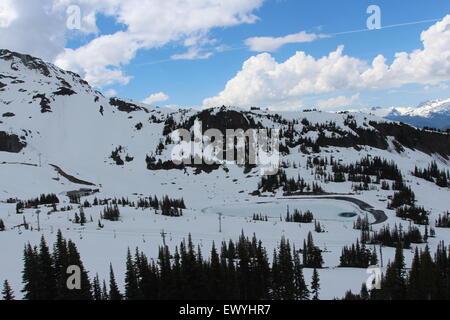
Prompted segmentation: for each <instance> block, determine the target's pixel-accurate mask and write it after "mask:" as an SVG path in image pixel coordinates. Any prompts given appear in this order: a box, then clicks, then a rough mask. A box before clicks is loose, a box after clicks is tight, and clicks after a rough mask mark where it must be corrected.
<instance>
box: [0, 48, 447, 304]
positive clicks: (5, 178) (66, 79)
mask: <svg viewBox="0 0 450 320" xmlns="http://www.w3.org/2000/svg"><path fill="white" fill-rule="evenodd" d="M196 119H199V120H202V122H203V126H204V129H205V130H206V129H209V128H218V129H220V130H221V131H223V130H225V129H239V128H241V129H248V128H276V129H281V131H282V132H283V134H282V135H281V144H282V145H283V147H284V152H283V156H282V159H281V160H282V162H283V166H284V168H283V169H284V170H285V172H286V174H287V175H288V176H289V177H293V178H297V177H298V176H301V177H302V178H304V179H305V181H306V182H307V183H312V182H316V183H320V184H321V186H322V188H323V189H324V191H325V192H327V193H333V194H346V195H349V194H351V196H352V197H355V198H357V199H360V200H363V201H365V202H367V203H369V204H370V205H371V206H373V207H374V208H375V209H378V210H384V211H385V212H386V215H387V217H388V220H387V221H386V222H385V224H390V225H394V224H396V223H397V224H401V223H404V225H405V227H407V226H408V222H402V220H401V219H399V218H396V217H395V212H394V211H392V210H387V209H386V202H387V199H388V197H390V196H392V194H393V191H392V190H381V188H380V186H379V185H377V184H371V190H369V191H362V192H355V191H354V190H353V188H352V187H353V183H351V182H348V181H347V182H343V183H335V182H330V181H325V179H324V178H323V176H318V175H317V173H316V172H315V171H314V170H313V169H312V168H311V167H309V165H308V163H309V162H310V161H311V159H313V158H321V157H322V158H327V159H329V158H330V157H333V158H334V160H335V161H337V162H339V163H341V164H353V163H355V162H356V161H358V160H360V159H361V158H363V157H375V156H376V157H380V158H383V159H386V160H388V161H393V162H395V164H396V165H397V166H398V167H399V169H400V170H401V172H402V175H403V176H404V179H405V181H406V182H407V183H408V185H410V186H411V188H412V189H413V190H414V192H415V193H416V196H417V200H418V204H419V205H421V206H424V207H425V208H426V209H427V210H429V211H430V212H431V214H432V216H431V220H432V221H434V219H435V218H436V217H437V216H438V215H439V214H442V213H443V212H444V211H445V210H448V209H449V205H448V200H446V199H448V198H449V194H450V189H449V188H439V187H437V186H436V185H435V184H434V183H432V182H429V181H425V180H423V179H419V178H416V177H414V176H413V175H412V174H411V173H412V171H413V170H414V167H415V166H419V167H421V168H426V167H427V166H428V165H429V164H430V163H431V161H436V162H437V165H438V167H439V168H440V169H443V170H448V169H450V166H449V160H448V159H449V156H450V136H449V135H446V134H440V133H436V132H429V131H422V130H418V129H415V128H412V127H410V126H407V125H401V124H398V123H395V122H393V121H390V120H386V119H383V118H381V117H379V116H375V115H370V114H364V113H361V112H354V113H351V112H344V113H339V114H337V113H326V112H319V111H311V112H281V113H280V112H274V111H267V110H260V109H253V110H251V111H249V110H241V109H239V108H225V107H222V108H215V109H209V110H200V111H199V110H192V109H181V110H173V109H166V108H158V107H152V106H147V105H144V104H141V103H137V102H133V101H130V100H124V99H119V98H114V99H109V98H106V97H105V96H103V95H102V94H101V93H100V92H98V91H95V90H93V89H92V88H91V87H90V86H89V84H88V83H86V82H85V81H83V80H82V79H81V78H80V77H79V76H78V75H76V74H74V73H71V72H67V71H64V70H61V69H59V68H57V67H55V66H54V65H52V64H49V63H45V62H43V61H42V60H40V59H37V58H33V57H30V56H26V55H21V54H18V53H13V52H10V51H7V50H0V219H3V220H4V221H5V224H6V226H7V231H6V232H0V251H2V252H5V251H7V250H8V252H10V259H8V261H7V262H6V264H4V265H2V264H0V275H1V276H3V275H4V277H5V278H8V279H9V280H10V281H11V283H12V284H13V287H14V289H15V290H16V292H19V291H20V286H21V283H20V272H18V270H20V269H21V263H22V261H21V254H22V249H23V244H24V243H25V242H26V241H31V242H32V243H37V242H38V241H39V238H40V234H39V233H38V232H36V228H34V231H30V230H29V231H24V230H21V229H20V228H19V229H17V228H16V229H13V228H12V227H13V226H16V225H19V224H20V223H21V222H22V219H23V216H21V215H16V214H15V206H14V205H13V204H8V203H6V202H5V201H6V200H7V199H9V198H18V199H22V200H27V199H30V198H32V197H36V196H38V195H39V194H41V193H55V194H57V195H58V197H59V198H60V200H61V203H60V206H67V205H68V204H69V199H68V198H67V196H66V193H67V192H68V191H73V190H78V189H79V188H82V187H85V185H83V184H80V181H79V180H83V181H84V182H86V183H87V182H88V183H91V184H94V185H95V188H98V189H99V193H98V194H97V195H96V196H97V197H98V198H111V197H127V198H130V200H131V201H136V200H137V199H138V198H139V197H142V196H148V195H157V196H158V197H159V198H161V196H163V195H166V194H167V195H169V196H171V197H173V198H184V200H185V202H186V205H187V207H188V208H187V209H186V211H185V212H184V216H183V217H182V218H169V217H163V216H161V215H155V214H154V212H153V211H151V210H146V211H144V210H140V209H136V208H131V207H130V208H128V207H126V208H123V209H121V210H122V218H121V221H120V222H116V223H112V222H111V223H109V222H105V227H104V228H103V229H101V230H100V229H98V228H97V225H96V222H97V221H98V219H99V218H100V216H99V215H100V210H101V209H99V208H97V207H95V208H88V209H86V214H87V216H88V217H89V216H92V217H93V221H94V223H88V224H86V225H85V226H83V227H80V226H79V225H75V224H74V223H73V222H72V221H71V219H72V218H73V215H74V213H75V211H76V210H77V208H75V209H74V210H69V211H65V212H63V211H58V212H56V213H52V214H51V215H46V216H45V217H43V218H42V220H41V227H42V233H43V234H45V236H46V237H47V238H48V239H49V241H53V239H54V236H55V230H57V229H62V230H64V234H65V235H66V236H67V237H70V238H72V239H75V240H76V242H77V245H78V246H79V248H80V251H81V254H82V256H83V258H84V260H85V261H86V266H87V268H88V269H89V270H92V271H93V272H98V273H99V274H100V276H101V278H106V277H107V274H108V271H109V269H108V266H109V263H110V262H111V261H112V262H113V263H114V267H115V268H116V270H118V272H117V273H118V274H119V277H118V278H119V279H118V280H119V283H120V284H123V277H122V276H121V275H123V271H124V270H123V267H124V264H123V263H122V262H123V259H124V257H125V253H126V252H125V251H126V248H127V247H131V248H134V247H136V246H139V247H141V249H143V250H145V251H146V252H147V254H149V255H150V256H153V257H154V256H155V255H156V254H157V247H158V245H159V244H160V241H161V239H160V233H161V230H162V229H164V230H165V232H166V233H168V234H169V235H170V239H167V242H168V245H170V246H171V247H174V246H175V245H178V244H179V241H180V240H181V239H183V238H185V237H187V235H188V234H189V233H191V234H192V237H193V239H194V241H196V242H197V243H198V244H200V245H201V246H205V247H206V248H205V250H206V251H208V250H209V249H210V245H211V243H212V241H215V242H216V244H217V243H220V242H221V241H222V240H227V239H229V238H237V237H238V236H239V234H240V233H241V231H242V230H244V231H245V232H246V233H247V234H248V235H251V234H253V233H256V234H257V236H258V238H260V239H261V240H262V241H263V243H264V245H266V246H267V247H268V249H269V252H271V251H272V250H273V248H275V247H276V246H277V244H278V241H279V240H280V239H281V236H283V235H284V236H286V237H287V238H289V239H290V240H291V241H292V243H294V244H296V246H297V247H300V246H301V245H302V243H303V240H304V239H305V238H306V236H307V233H308V232H309V231H314V230H313V229H314V226H313V225H305V226H300V228H299V226H298V225H297V224H289V223H283V222H280V221H279V216H280V214H283V213H284V212H285V211H286V206H287V205H289V206H290V207H291V208H292V209H294V206H295V205H296V204H297V203H298V206H299V208H300V207H301V209H308V206H310V207H311V209H313V210H314V211H316V212H315V214H316V216H317V218H318V219H319V220H321V222H323V223H324V224H325V225H326V229H327V231H328V232H326V233H323V234H315V239H317V245H319V246H320V247H321V249H323V250H324V258H325V267H326V269H324V270H322V271H321V276H322V277H321V278H322V281H323V288H324V289H323V291H324V292H323V297H324V298H333V297H335V296H338V297H340V296H342V295H343V294H344V293H345V291H346V290H347V289H350V288H352V289H353V290H357V289H358V288H359V287H360V286H361V283H362V282H365V280H366V277H367V275H366V272H365V270H355V269H349V270H346V269H335V267H336V266H337V265H338V263H339V255H340V252H341V249H342V246H344V245H350V244H352V243H354V242H355V241H356V239H357V238H358V237H359V232H358V231H356V230H353V229H352V225H353V222H354V220H352V219H350V220H348V221H342V219H340V218H338V217H336V216H332V217H328V215H329V214H333V213H335V212H340V211H348V210H353V211H355V212H357V213H358V214H362V213H361V212H360V210H359V209H358V208H356V207H355V206H354V205H352V204H351V203H346V202H342V201H337V200H331V199H328V200H325V199H321V198H320V199H319V200H318V199H312V200H311V199H310V200H308V201H309V202H304V203H303V204H300V203H299V200H295V199H289V200H281V199H279V198H283V190H281V189H280V190H277V191H276V192H275V193H266V194H264V193H263V194H261V196H255V194H257V193H254V191H256V190H258V183H259V182H260V181H261V177H260V175H259V170H258V168H253V167H251V168H243V167H238V166H233V165H223V166H218V167H214V168H199V167H187V168H183V169H176V168H173V169H171V170H164V169H155V168H150V169H151V170H149V168H148V167H149V163H148V161H146V160H148V157H154V158H155V161H159V160H161V163H170V153H171V150H172V147H173V143H172V142H171V141H170V139H169V138H168V137H169V135H170V133H171V131H173V130H174V129H176V128H181V127H182V128H187V129H190V130H193V123H194V120H196ZM112 156H113V157H112ZM52 165H53V166H52ZM54 166H57V167H59V168H61V170H62V171H64V172H65V175H63V174H58V172H57V171H56V170H55V167H54ZM150 167H151V166H150ZM169 169H170V168H169ZM184 169H185V170H184ZM199 169H202V170H199ZM331 169H332V168H331V166H328V167H327V169H326V171H327V174H330V175H331V174H332V171H331ZM68 176H73V177H75V178H77V179H79V180H78V181H77V180H75V179H67V177H68ZM92 198H93V197H87V198H86V199H88V200H89V201H91V202H92V200H93V199H92ZM284 201H286V202H284ZM261 202H269V203H271V204H270V205H268V206H269V207H268V209H267V210H271V211H276V212H273V215H274V217H276V218H275V219H273V221H271V222H269V223H256V222H254V221H252V220H251V219H250V218H249V217H250V216H251V215H252V214H253V213H256V212H253V211H252V210H257V209H255V208H258V206H259V205H260V204H261ZM230 204H233V206H234V208H235V212H231V211H232V207H231V206H230ZM305 206H306V207H305ZM274 207H276V208H278V209H274ZM225 208H227V209H228V211H226V210H224V209H225ZM43 210H46V209H45V208H43ZM261 210H262V209H261ZM244 211H246V212H244ZM218 212H223V213H227V214H225V217H224V218H223V225H222V228H223V230H222V231H223V232H222V233H219V232H218V226H217V216H216V213H218ZM24 216H25V217H26V219H27V221H29V222H30V223H31V224H32V225H33V226H35V221H36V217H35V214H34V210H32V209H29V210H25V213H24ZM383 225H384V224H380V225H379V226H377V228H378V227H379V228H381V227H382V226H383ZM447 231H448V230H439V231H438V233H437V237H436V239H432V240H430V245H431V246H432V247H436V246H437V243H438V241H439V240H446V241H447V242H448V241H449V240H450V234H449V233H448V232H447ZM112 243H113V245H111V244H112ZM99 252H101V253H102V254H99ZM393 253H394V250H393V249H392V250H391V249H386V252H385V253H384V254H385V255H386V257H385V258H386V260H388V259H389V258H391V257H392V256H393ZM411 256H412V254H408V259H410V258H411ZM311 273H312V271H311V270H307V271H306V272H305V274H306V275H307V276H308V277H309V276H310V274H311ZM336 279H340V280H339V284H340V286H336V285H335V284H336ZM2 280H3V279H0V281H2ZM326 288H327V289H326ZM327 290H328V291H327Z"/></svg>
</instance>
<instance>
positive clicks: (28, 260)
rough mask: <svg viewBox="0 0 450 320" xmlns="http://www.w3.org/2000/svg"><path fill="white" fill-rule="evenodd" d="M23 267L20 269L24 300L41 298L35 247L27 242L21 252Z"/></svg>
mask: <svg viewBox="0 0 450 320" xmlns="http://www.w3.org/2000/svg"><path fill="white" fill-rule="evenodd" d="M23 261H24V268H23V271H22V282H23V284H24V287H23V289H22V292H23V293H24V299H25V300H40V299H42V295H41V288H40V279H39V278H40V274H39V261H38V252H37V249H36V247H35V248H32V247H31V244H29V243H28V244H27V245H26V246H25V249H24V254H23Z"/></svg>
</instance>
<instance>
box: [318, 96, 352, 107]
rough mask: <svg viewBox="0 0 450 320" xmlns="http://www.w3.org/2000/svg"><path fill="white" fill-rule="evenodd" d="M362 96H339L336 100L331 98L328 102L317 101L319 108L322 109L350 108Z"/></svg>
mask: <svg viewBox="0 0 450 320" xmlns="http://www.w3.org/2000/svg"><path fill="white" fill-rule="evenodd" d="M359 96H360V94H359V93H357V94H355V95H353V96H351V97H346V96H338V97H335V98H331V99H328V100H319V101H317V106H318V107H319V108H322V109H331V108H337V107H349V106H351V105H353V104H354V103H355V102H356V101H357V100H358V99H359Z"/></svg>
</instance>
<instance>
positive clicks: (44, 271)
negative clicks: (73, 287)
mask: <svg viewBox="0 0 450 320" xmlns="http://www.w3.org/2000/svg"><path fill="white" fill-rule="evenodd" d="M38 260H39V266H38V268H39V269H38V270H39V273H40V277H39V282H40V291H41V299H43V300H55V299H56V297H57V291H56V271H55V268H54V263H53V259H52V256H51V254H50V250H49V248H48V246H47V243H46V241H45V239H44V236H42V237H41V243H40V245H39V257H38Z"/></svg>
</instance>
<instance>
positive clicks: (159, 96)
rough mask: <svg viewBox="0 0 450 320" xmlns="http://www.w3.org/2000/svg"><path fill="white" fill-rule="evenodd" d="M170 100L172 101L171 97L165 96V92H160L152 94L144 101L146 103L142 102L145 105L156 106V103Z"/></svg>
mask: <svg viewBox="0 0 450 320" xmlns="http://www.w3.org/2000/svg"><path fill="white" fill-rule="evenodd" d="M169 99H170V97H169V96H168V95H167V94H165V93H164V92H159V93H154V94H151V95H150V96H149V97H147V98H146V99H144V101H142V102H143V103H145V104H154V103H155V102H164V101H167V100H169Z"/></svg>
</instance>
